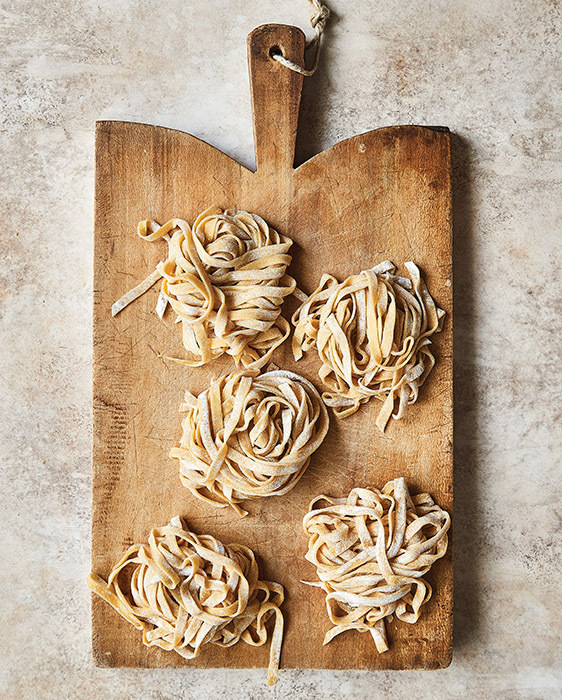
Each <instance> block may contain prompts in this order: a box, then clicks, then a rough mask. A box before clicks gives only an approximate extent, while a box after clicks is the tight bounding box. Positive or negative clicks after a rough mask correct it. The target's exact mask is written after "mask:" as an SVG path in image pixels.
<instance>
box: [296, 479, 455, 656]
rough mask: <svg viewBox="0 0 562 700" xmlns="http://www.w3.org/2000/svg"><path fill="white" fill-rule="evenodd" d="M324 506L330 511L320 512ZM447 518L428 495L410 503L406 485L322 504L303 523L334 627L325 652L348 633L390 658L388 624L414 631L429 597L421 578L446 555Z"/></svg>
mask: <svg viewBox="0 0 562 700" xmlns="http://www.w3.org/2000/svg"><path fill="white" fill-rule="evenodd" d="M320 501H325V502H326V503H327V504H328V505H327V506H325V507H318V506H317V504H318V502H320ZM450 524H451V518H450V516H449V514H448V513H447V512H446V511H445V510H443V509H442V508H440V507H439V506H438V505H436V504H435V503H434V502H433V499H432V498H431V496H430V495H429V494H427V493H424V494H418V495H416V496H412V497H411V496H410V493H409V491H408V487H407V485H406V482H405V481H404V479H403V478H399V479H394V480H393V481H389V482H388V483H387V484H385V486H384V487H383V489H382V490H381V491H379V490H377V489H374V488H369V489H367V488H356V489H353V491H351V493H350V494H349V496H348V497H347V498H341V499H337V498H330V497H328V496H318V497H317V498H315V499H314V500H313V501H312V502H311V504H310V508H309V512H308V513H307V515H306V516H305V517H304V520H303V528H304V531H305V532H306V534H307V535H308V536H309V541H308V552H307V554H306V559H307V560H308V561H309V562H311V563H312V564H313V565H314V566H315V567H316V572H317V575H318V578H319V582H318V583H311V582H306V581H303V583H307V584H308V585H312V586H318V587H319V588H322V589H323V590H324V591H325V592H326V593H327V595H326V607H327V610H328V615H329V618H330V620H331V622H332V623H333V624H334V627H333V628H332V629H331V630H329V631H328V632H327V634H326V636H325V638H324V644H328V643H329V642H330V641H331V640H332V639H333V638H334V637H336V636H337V635H338V634H341V633H342V632H346V631H347V630H352V629H354V630H358V631H360V632H369V633H370V634H371V636H372V637H373V640H374V642H375V645H376V648H377V651H378V652H379V653H382V652H384V651H387V650H388V642H387V637H386V629H385V623H384V620H385V618H390V616H392V615H396V617H397V618H398V619H399V620H402V621H403V622H408V623H411V624H412V623H414V622H416V621H417V620H418V619H419V616H420V613H421V607H422V606H423V605H424V604H425V603H427V601H428V600H429V599H430V597H431V593H432V591H431V586H430V585H429V584H428V583H427V582H426V581H424V579H423V578H422V576H424V575H425V574H426V573H427V572H428V571H429V569H430V568H431V565H432V564H433V563H434V562H435V561H437V559H440V558H441V557H443V556H444V555H445V553H446V551H447V544H448V536H447V531H448V530H449V527H450Z"/></svg>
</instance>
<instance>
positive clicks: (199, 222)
mask: <svg viewBox="0 0 562 700" xmlns="http://www.w3.org/2000/svg"><path fill="white" fill-rule="evenodd" d="M138 235H139V236H140V237H141V238H142V239H143V240H145V241H156V240H159V239H165V240H166V241H167V242H168V258H167V260H165V261H164V262H160V263H159V264H158V266H157V268H156V270H155V271H154V272H153V273H152V274H151V275H149V277H147V278H146V279H145V280H144V281H143V282H141V283H140V284H139V285H137V287H135V288H134V289H132V290H130V291H129V292H127V294H125V295H124V296H123V297H121V299H119V300H118V301H116V302H115V304H113V307H112V315H114V316H115V315H116V314H117V313H119V312H120V311H121V310H122V309H124V308H125V307H126V306H127V305H128V304H130V303H131V302H132V301H134V299H136V298H138V297H139V296H140V295H141V294H144V292H146V291H147V289H149V288H150V287H151V286H152V285H154V284H155V283H156V282H157V281H158V280H159V279H162V289H161V293H160V297H159V300H158V305H157V311H158V314H159V316H160V317H162V315H163V314H164V311H165V308H166V306H167V304H168V303H169V304H170V306H171V307H172V309H173V310H174V311H175V313H176V314H177V319H178V321H179V322H181V324H182V330H183V344H184V347H185V349H186V351H187V354H188V357H187V358H185V359H180V358H171V359H174V360H177V361H178V362H181V363H183V364H186V365H189V366H191V367H198V366H201V365H204V364H206V363H208V362H210V361H211V360H214V359H216V358H218V357H220V356H221V355H223V354H225V353H226V354H228V355H231V356H232V357H233V358H234V360H235V361H236V363H237V364H239V363H241V364H242V365H243V366H244V367H247V368H250V369H258V368H260V367H263V366H264V365H265V364H266V363H267V362H268V360H269V358H270V357H271V354H272V353H273V351H274V350H275V348H277V347H278V346H279V345H281V343H282V342H283V341H284V340H285V339H286V338H287V337H288V336H289V332H290V326H289V323H288V322H287V321H286V320H285V319H284V318H283V317H282V316H281V305H282V303H283V299H284V298H285V297H286V296H287V295H289V294H292V293H293V292H294V290H295V287H296V282H295V280H294V279H293V278H292V277H290V276H289V275H287V274H286V270H287V267H288V265H289V264H290V262H291V256H290V255H289V253H288V251H289V248H290V247H291V245H292V241H291V239H290V238H288V237H287V236H283V235H281V234H279V233H277V231H275V230H274V229H272V228H270V227H269V226H268V224H267V223H266V222H265V221H264V220H263V219H262V218H261V217H260V216H258V215H257V214H251V213H249V212H247V211H236V210H232V209H229V210H226V211H222V209H220V208H219V207H216V206H214V207H210V208H209V209H207V210H206V211H204V212H203V213H202V214H200V215H199V216H198V217H197V219H196V220H195V223H194V224H193V228H191V227H190V226H189V224H188V223H187V222H186V221H184V220H183V219H171V220H170V221H168V222H167V223H166V224H164V225H163V226H160V225H159V224H158V223H156V222H155V221H151V220H146V221H141V222H140V223H139V225H138Z"/></svg>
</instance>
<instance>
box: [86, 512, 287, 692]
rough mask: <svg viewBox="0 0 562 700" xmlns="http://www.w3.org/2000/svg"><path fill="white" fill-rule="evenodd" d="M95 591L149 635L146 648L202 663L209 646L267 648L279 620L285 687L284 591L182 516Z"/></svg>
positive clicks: (238, 550)
mask: <svg viewBox="0 0 562 700" xmlns="http://www.w3.org/2000/svg"><path fill="white" fill-rule="evenodd" d="M88 586H89V587H90V588H91V589H92V591H93V592H94V593H97V595H99V596H100V597H101V598H103V599H104V600H105V601H107V602H108V603H109V604H110V605H111V606H112V607H113V608H115V610H116V611H117V612H118V613H119V614H120V615H121V616H122V617H124V618H125V620H127V622H130V623H131V624H132V625H133V626H134V627H135V628H136V629H138V630H140V631H142V640H143V643H144V644H146V646H149V647H150V646H157V647H160V648H161V649H165V650H167V651H172V650H173V651H175V652H177V653H178V654H179V655H180V656H183V657H184V658H185V659H193V658H195V657H196V656H199V654H200V653H201V650H202V648H203V647H204V646H205V644H216V645H217V646H220V647H231V646H233V645H234V644H237V643H238V642H239V641H240V640H242V641H244V642H246V644H250V645H252V646H262V645H263V644H265V643H266V641H267V637H268V632H267V629H266V623H267V621H268V620H269V619H270V618H272V617H273V618H275V625H274V629H273V634H272V638H271V647H270V656H269V670H268V676H267V679H268V680H267V682H268V685H273V684H274V683H275V682H276V681H277V671H278V669H279V658H280V655H281V644H282V640H283V614H282V613H281V610H280V609H279V606H280V605H281V603H282V602H283V600H284V595H285V594H284V589H283V586H282V585H281V584H279V583H273V582H271V581H260V580H259V571H258V565H257V563H256V559H255V556H254V553H253V552H252V550H251V549H248V547H243V546H242V545H240V544H230V545H224V544H222V542H219V541H218V540H216V539H215V538H214V537H211V536H210V535H200V536H198V535H196V534H194V533H193V532H190V531H189V530H188V529H187V527H186V525H185V523H184V522H183V521H182V520H181V519H180V518H179V517H174V518H172V519H171V520H170V524H169V525H166V526H165V527H160V528H155V529H153V530H152V531H151V532H150V535H149V538H148V544H135V545H133V546H132V547H130V548H129V549H128V550H127V552H125V554H124V555H123V557H122V558H121V560H120V561H119V563H118V564H117V565H116V566H115V567H114V568H113V570H112V572H111V574H110V575H109V578H108V580H107V582H106V581H104V580H103V579H102V578H101V577H100V576H98V575H97V574H90V575H89V577H88Z"/></svg>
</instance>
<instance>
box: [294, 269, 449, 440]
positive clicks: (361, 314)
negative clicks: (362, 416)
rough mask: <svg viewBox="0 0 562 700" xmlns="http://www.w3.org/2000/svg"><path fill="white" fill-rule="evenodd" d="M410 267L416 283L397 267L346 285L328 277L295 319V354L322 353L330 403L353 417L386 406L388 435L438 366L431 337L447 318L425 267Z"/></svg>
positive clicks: (382, 416)
mask: <svg viewBox="0 0 562 700" xmlns="http://www.w3.org/2000/svg"><path fill="white" fill-rule="evenodd" d="M405 267H406V270H407V271H408V274H409V275H410V278H407V277H401V276H398V275H397V274H396V267H395V265H394V264H393V263H391V262H390V261H386V262H383V263H380V264H379V265H377V266H376V267H373V268H371V269H369V270H363V271H362V272H360V273H359V274H357V275H351V276H350V277H348V278H347V279H345V280H344V281H343V282H338V280H337V279H336V278H335V277H332V275H328V274H324V275H323V276H322V278H321V280H320V284H319V286H318V288H317V289H316V290H315V291H314V292H313V293H312V294H311V295H310V296H309V297H308V298H307V299H306V301H304V302H303V303H302V304H301V306H300V307H299V308H298V309H297V310H296V311H295V313H294V314H293V318H292V322H293V325H294V326H295V330H294V335H293V354H294V356H295V359H296V360H299V359H300V358H301V357H302V355H303V353H306V352H308V351H309V350H310V349H311V348H313V347H314V348H316V351H317V352H318V356H319V357H320V360H321V361H322V366H321V368H320V370H319V377H320V379H321V380H322V383H323V384H324V386H325V388H326V391H324V393H323V394H322V398H323V399H324V401H325V402H326V404H327V405H328V406H331V407H332V408H333V409H334V412H335V414H336V415H337V416H338V417H340V418H345V417H346V416H349V415H351V414H353V413H355V412H356V411H357V410H358V409H359V407H360V405H361V404H362V403H365V402H367V401H369V400H370V399H371V397H375V398H377V399H378V400H380V401H382V404H383V405H382V407H381V409H380V411H379V414H378V417H377V419H376V425H377V426H378V428H379V429H380V430H381V431H384V430H385V428H386V426H387V424H388V421H389V420H390V418H391V416H392V417H393V418H396V419H399V418H402V416H403V415H404V412H405V410H406V406H407V405H408V404H412V403H415V402H416V400H417V398H418V393H419V389H420V387H421V386H422V384H423V383H424V382H425V380H426V379H427V377H428V375H429V373H430V372H431V370H432V368H433V366H434V364H435V358H434V355H433V352H432V347H431V337H432V336H433V335H434V334H435V333H437V332H439V331H440V330H441V328H442V326H443V318H444V316H445V312H444V311H443V310H442V309H440V308H439V307H438V306H437V305H436V304H435V302H434V300H433V298H432V297H431V294H430V293H429V291H428V289H427V287H426V285H425V283H424V281H423V279H422V277H421V274H420V271H419V269H418V267H417V266H416V265H415V264H414V263H413V262H407V263H405Z"/></svg>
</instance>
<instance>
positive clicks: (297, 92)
mask: <svg viewBox="0 0 562 700" xmlns="http://www.w3.org/2000/svg"><path fill="white" fill-rule="evenodd" d="M304 47H305V36H304V34H303V32H302V31H301V30H300V29H298V27H290V26H288V25H285V24H264V25H262V26H261V27H257V28H256V29H254V31H253V32H251V33H250V34H249V35H248V63H249V68H250V90H251V93H252V111H253V119H254V144H255V150H256V165H257V169H258V171H259V172H260V173H264V172H268V171H269V172H271V171H277V170H280V169H288V168H292V167H293V165H294V159H295V143H296V139H297V126H298V118H299V105H300V101H301V91H302V79H303V76H302V75H300V74H299V73H296V72H295V71H293V70H291V69H290V68H287V67H286V66H283V65H282V64H281V63H279V62H278V61H275V60H274V59H273V58H272V57H271V53H272V52H276V51H281V53H282V54H283V55H284V56H285V57H286V58H288V59H290V60H291V61H293V62H294V63H298V64H299V65H301V66H302V65H303V63H304Z"/></svg>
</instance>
